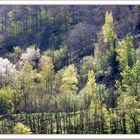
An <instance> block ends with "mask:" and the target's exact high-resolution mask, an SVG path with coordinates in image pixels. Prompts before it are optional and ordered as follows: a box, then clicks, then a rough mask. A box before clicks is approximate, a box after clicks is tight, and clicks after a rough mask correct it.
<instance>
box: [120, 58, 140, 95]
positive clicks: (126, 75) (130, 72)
mask: <svg viewBox="0 0 140 140" xmlns="http://www.w3.org/2000/svg"><path fill="white" fill-rule="evenodd" d="M121 75H122V78H123V79H122V84H123V87H124V88H125V89H126V91H127V92H129V93H130V95H133V96H138V97H140V91H139V88H138V87H139V84H140V61H139V60H138V61H137V62H136V64H134V65H133V67H132V68H127V69H126V70H124V71H123V72H122V73H121Z"/></svg>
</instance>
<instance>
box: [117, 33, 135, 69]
mask: <svg viewBox="0 0 140 140" xmlns="http://www.w3.org/2000/svg"><path fill="white" fill-rule="evenodd" d="M116 52H117V57H116V59H117V61H118V62H119V67H120V70H121V71H123V70H125V69H126V67H132V65H133V63H134V52H135V51H134V47H133V37H132V36H126V38H124V39H123V40H121V41H119V42H118V47H116Z"/></svg>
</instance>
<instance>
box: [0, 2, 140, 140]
mask: <svg viewBox="0 0 140 140" xmlns="http://www.w3.org/2000/svg"><path fill="white" fill-rule="evenodd" d="M0 5H140V0H116V1H114V0H40V1H39V0H0ZM4 139H7V140H10V139H11V140H19V139H22V140H23V139H34V140H37V139H38V140H41V139H42V140H43V139H55V140H57V139H59V140H64V139H68V140H71V139H79V140H84V139H85V140H87V139H93V140H99V139H100V140H140V134H132V135H131V134H129V135H127V134H115V135H114V134H106V135H104V134H98V135H96V134H90V135H88V134H74V135H71V134H70V135H61V134H54V135H53V134H52V135H50V134H45V135H42V134H34V135H33V134H31V135H9V134H6V135H3V134H2V135H0V140H4Z"/></svg>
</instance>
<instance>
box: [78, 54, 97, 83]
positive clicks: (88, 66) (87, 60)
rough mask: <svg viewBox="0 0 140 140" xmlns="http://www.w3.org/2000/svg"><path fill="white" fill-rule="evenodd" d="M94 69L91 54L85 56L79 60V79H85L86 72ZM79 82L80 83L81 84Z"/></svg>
mask: <svg viewBox="0 0 140 140" xmlns="http://www.w3.org/2000/svg"><path fill="white" fill-rule="evenodd" d="M93 69H94V58H93V56H85V57H84V58H83V59H82V60H81V61H80V75H81V81H83V82H84V81H85V80H87V76H88V72H89V71H90V70H93ZM83 82H81V84H83Z"/></svg>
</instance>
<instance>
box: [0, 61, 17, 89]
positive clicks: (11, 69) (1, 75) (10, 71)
mask: <svg viewBox="0 0 140 140" xmlns="http://www.w3.org/2000/svg"><path fill="white" fill-rule="evenodd" d="M16 73H17V70H16V67H15V65H14V64H12V63H11V62H10V61H9V60H8V59H6V58H5V59H3V58H0V86H1V87H3V86H5V85H7V84H13V83H14V82H15V80H16Z"/></svg>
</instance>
